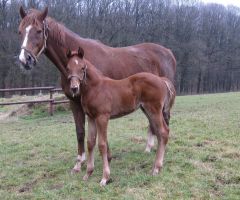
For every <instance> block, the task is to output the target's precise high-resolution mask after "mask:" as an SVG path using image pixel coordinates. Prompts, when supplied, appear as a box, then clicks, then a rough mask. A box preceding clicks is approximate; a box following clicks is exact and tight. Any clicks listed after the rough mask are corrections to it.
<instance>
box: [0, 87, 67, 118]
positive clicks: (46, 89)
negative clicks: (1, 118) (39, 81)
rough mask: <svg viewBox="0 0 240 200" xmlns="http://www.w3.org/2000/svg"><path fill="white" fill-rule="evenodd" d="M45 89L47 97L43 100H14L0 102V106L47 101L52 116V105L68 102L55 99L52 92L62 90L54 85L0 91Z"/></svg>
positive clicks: (0, 90) (1, 90)
mask: <svg viewBox="0 0 240 200" xmlns="http://www.w3.org/2000/svg"><path fill="white" fill-rule="evenodd" d="M38 90H40V91H41V90H45V91H49V99H45V100H29V101H16V102H0V106H6V105H16V104H28V103H49V114H50V115H51V116H52V115H53V111H54V105H56V104H61V103H68V102H69V100H67V99H66V100H55V99H54V96H53V95H54V93H55V92H62V89H61V88H55V87H52V86H50V87H29V88H9V89H0V92H23V91H38Z"/></svg>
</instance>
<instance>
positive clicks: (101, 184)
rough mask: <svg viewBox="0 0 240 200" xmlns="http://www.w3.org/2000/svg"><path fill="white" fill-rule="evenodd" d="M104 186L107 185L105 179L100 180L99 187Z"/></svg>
mask: <svg viewBox="0 0 240 200" xmlns="http://www.w3.org/2000/svg"><path fill="white" fill-rule="evenodd" d="M106 185H107V180H106V179H102V180H101V182H100V186H101V187H104V186H106Z"/></svg>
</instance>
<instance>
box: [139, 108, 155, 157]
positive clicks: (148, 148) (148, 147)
mask: <svg viewBox="0 0 240 200" xmlns="http://www.w3.org/2000/svg"><path fill="white" fill-rule="evenodd" d="M140 108H141V110H142V111H143V113H144V114H145V116H146V117H147V118H148V120H149V116H148V114H147V112H146V111H145V109H144V107H143V106H141V107H140ZM153 146H154V135H153V131H152V126H151V124H150V123H149V125H148V136H147V143H146V148H145V152H147V153H150V152H151V149H152V148H153Z"/></svg>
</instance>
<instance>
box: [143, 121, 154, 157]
mask: <svg viewBox="0 0 240 200" xmlns="http://www.w3.org/2000/svg"><path fill="white" fill-rule="evenodd" d="M153 146H154V135H153V132H152V129H151V126H150V125H149V126H148V138H147V144H146V148H145V152H147V153H150V152H151V149H152V148H153Z"/></svg>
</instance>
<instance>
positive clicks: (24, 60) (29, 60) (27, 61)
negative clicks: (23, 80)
mask: <svg viewBox="0 0 240 200" xmlns="http://www.w3.org/2000/svg"><path fill="white" fill-rule="evenodd" d="M22 51H24V50H22ZM19 62H20V65H21V67H22V68H24V69H25V70H31V69H32V68H33V67H34V66H35V65H36V64H37V62H36V59H35V58H34V57H33V56H32V55H31V54H29V53H27V52H23V53H22V52H21V54H20V55H19Z"/></svg>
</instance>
